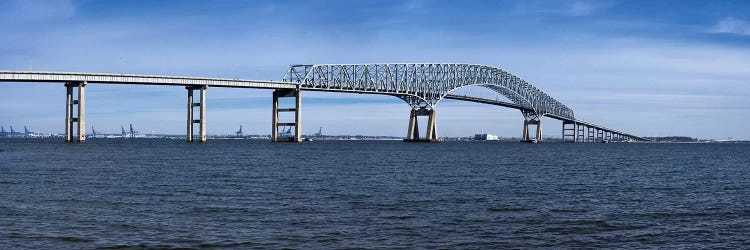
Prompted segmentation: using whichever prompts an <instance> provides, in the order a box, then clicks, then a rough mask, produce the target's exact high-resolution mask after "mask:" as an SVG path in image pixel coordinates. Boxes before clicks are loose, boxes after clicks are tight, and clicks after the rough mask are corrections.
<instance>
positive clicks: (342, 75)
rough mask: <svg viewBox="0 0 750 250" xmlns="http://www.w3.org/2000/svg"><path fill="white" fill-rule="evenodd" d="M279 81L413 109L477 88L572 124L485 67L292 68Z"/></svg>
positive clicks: (553, 106) (552, 105)
mask: <svg viewBox="0 0 750 250" xmlns="http://www.w3.org/2000/svg"><path fill="white" fill-rule="evenodd" d="M284 81H286V82H294V83H299V84H300V85H301V87H303V88H307V89H321V90H330V91H354V92H371V93H381V94H392V95H396V96H399V97H401V98H402V99H404V100H405V101H406V102H407V103H409V104H410V105H412V106H413V107H417V106H418V107H422V108H425V107H427V108H432V107H434V106H435V105H437V104H438V102H440V100H442V99H443V98H445V97H446V95H448V94H449V93H450V92H451V91H453V90H456V89H459V88H463V87H468V86H481V87H485V88H488V89H490V90H492V91H495V92H497V93H499V94H501V95H503V96H505V97H507V98H508V99H509V100H510V101H511V102H513V103H514V104H516V105H518V106H520V107H522V108H523V109H526V110H530V111H533V113H534V114H533V115H534V116H537V117H539V116H545V115H554V116H558V117H562V118H566V119H570V120H574V119H575V116H574V115H573V110H572V109H570V108H569V107H567V106H565V105H564V104H562V103H560V102H559V101H557V100H555V99H554V98H552V97H551V96H549V95H548V94H547V93H544V92H543V91H541V90H539V89H538V88H536V87H534V86H532V85H531V84H530V83H528V82H527V81H525V80H523V79H521V78H519V77H517V76H515V75H513V74H511V73H508V72H507V71H505V70H503V69H500V68H496V67H491V66H485V65H477V64H453V63H393V64H391V63H389V64H314V65H292V66H291V67H290V68H289V70H288V71H287V73H286V74H285V75H284Z"/></svg>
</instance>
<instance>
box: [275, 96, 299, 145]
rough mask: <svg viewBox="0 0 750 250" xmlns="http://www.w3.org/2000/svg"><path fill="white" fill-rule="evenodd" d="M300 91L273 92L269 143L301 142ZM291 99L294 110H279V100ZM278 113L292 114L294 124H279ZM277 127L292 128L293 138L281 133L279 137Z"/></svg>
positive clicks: (288, 134)
mask: <svg viewBox="0 0 750 250" xmlns="http://www.w3.org/2000/svg"><path fill="white" fill-rule="evenodd" d="M301 94H302V91H301V90H300V88H299V87H297V89H277V90H274V91H273V110H272V112H271V113H272V117H271V142H302V110H301V109H302V95H301ZM285 97H293V98H294V99H295V102H294V103H295V106H294V108H281V109H280V108H279V98H285ZM280 112H294V122H293V123H292V122H279V113H280ZM279 127H294V136H292V135H291V134H290V133H291V131H290V133H285V132H282V134H284V135H285V136H280V135H279Z"/></svg>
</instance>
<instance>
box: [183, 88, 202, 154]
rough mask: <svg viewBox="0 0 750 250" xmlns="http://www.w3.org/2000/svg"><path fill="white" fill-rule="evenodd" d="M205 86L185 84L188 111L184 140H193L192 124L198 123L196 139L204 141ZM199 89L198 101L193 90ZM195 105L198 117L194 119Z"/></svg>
mask: <svg viewBox="0 0 750 250" xmlns="http://www.w3.org/2000/svg"><path fill="white" fill-rule="evenodd" d="M206 88H207V86H187V87H185V89H187V95H188V111H187V132H186V134H185V140H186V141H187V142H193V141H194V138H193V126H194V125H195V124H196V123H198V141H199V142H200V143H206ZM194 90H200V94H199V101H198V102H195V99H194V96H193V91H194ZM195 107H198V119H195V118H196V117H195Z"/></svg>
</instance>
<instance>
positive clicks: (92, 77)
mask: <svg viewBox="0 0 750 250" xmlns="http://www.w3.org/2000/svg"><path fill="white" fill-rule="evenodd" d="M0 82H50V83H54V82H59V83H65V86H66V88H67V100H66V124H65V134H66V141H69V142H72V141H78V142H83V141H85V139H86V133H85V91H84V90H85V86H86V85H87V84H91V83H97V84H136V85H163V86H182V87H185V88H186V89H187V91H188V112H187V118H188V119H187V133H186V136H187V141H188V142H192V141H193V126H194V124H199V127H200V128H199V134H200V135H199V136H200V138H199V141H200V142H205V140H206V129H205V128H206V119H205V117H206V111H205V102H206V97H205V92H206V88H207V87H229V88H255V89H273V90H275V91H274V93H273V112H272V113H273V117H272V118H273V119H272V120H273V121H272V122H273V124H272V135H271V137H272V140H273V141H292V142H299V141H301V139H302V138H301V91H302V90H305V91H326V92H350V93H365V94H381V95H391V96H397V97H400V98H402V99H404V100H405V101H407V102H409V101H408V98H406V97H405V95H408V94H414V93H416V92H409V91H408V90H404V91H403V92H398V91H396V92H393V91H390V92H382V91H378V90H376V89H355V88H320V87H316V86H308V85H306V84H300V83H298V82H291V81H289V80H287V81H271V80H242V79H228V78H206V77H184V76H159V75H137V74H110V73H80V72H37V71H0ZM76 89H77V92H76V91H74V90H76ZM195 90H198V91H200V93H199V99H198V100H195V97H194V96H193V91H195ZM285 97H294V98H295V99H296V105H295V107H292V108H279V107H278V99H279V98H285ZM443 98H445V99H453V100H461V101H469V102H476V103H483V104H490V105H496V106H502V107H507V108H514V109H518V110H520V111H522V112H530V111H533V110H530V109H529V107H528V106H524V105H519V104H517V103H510V102H503V101H498V100H490V99H483V98H478V97H470V96H461V95H450V94H447V95H444V97H443ZM430 106H431V107H430V110H427V111H425V110H424V107H423V108H422V109H419V110H416V109H414V107H413V109H412V119H413V120H410V128H409V135H410V136H411V135H412V133H415V136H417V138H418V135H416V134H418V128H417V127H416V126H417V122H416V116H417V113H420V112H428V113H430V112H431V115H430V119H429V121H428V137H427V138H428V140H427V141H431V140H429V138H430V132H434V134H433V135H432V137H433V138H437V133H436V128H435V123H436V122H435V119H434V110H432V105H430ZM196 107H197V108H198V109H199V112H198V114H196V112H195V108H196ZM280 112H294V113H295V121H294V122H286V123H283V122H279V120H278V119H279V118H278V114H279V113H280ZM525 114H526V113H524V115H525ZM544 116H547V117H550V118H554V119H557V120H561V121H563V130H562V138H563V141H564V142H601V141H647V140H646V139H644V138H641V137H638V136H635V135H632V134H628V133H624V132H621V131H617V130H614V129H610V128H607V127H604V126H600V125H597V124H594V123H590V122H585V121H582V120H578V119H571V118H570V117H566V116H562V115H556V114H551V113H546V114H544ZM537 122H538V123H537V124H536V125H537V137H536V140H535V141H541V123H540V122H539V121H537ZM567 125H572V126H573V128H572V129H571V128H569V127H566V126H567ZM284 126H293V127H295V136H293V137H289V138H283V137H281V136H280V135H279V127H284ZM431 126H432V127H431ZM430 127H431V128H430ZM527 130H528V127H527V125H526V124H525V126H524V136H528V135H527V134H528V131H527ZM76 132H77V133H76ZM571 132H572V134H571ZM566 139H567V140H566ZM414 141H420V140H414ZM422 141H424V140H422Z"/></svg>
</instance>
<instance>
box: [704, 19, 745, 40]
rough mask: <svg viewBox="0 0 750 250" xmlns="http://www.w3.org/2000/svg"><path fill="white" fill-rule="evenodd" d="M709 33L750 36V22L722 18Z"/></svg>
mask: <svg viewBox="0 0 750 250" xmlns="http://www.w3.org/2000/svg"><path fill="white" fill-rule="evenodd" d="M709 32H713V33H731V34H737V35H743V36H750V22H748V21H745V20H741V19H737V18H732V17H729V18H724V19H722V20H720V21H719V22H718V23H716V25H714V26H713V27H712V28H711V29H709Z"/></svg>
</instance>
